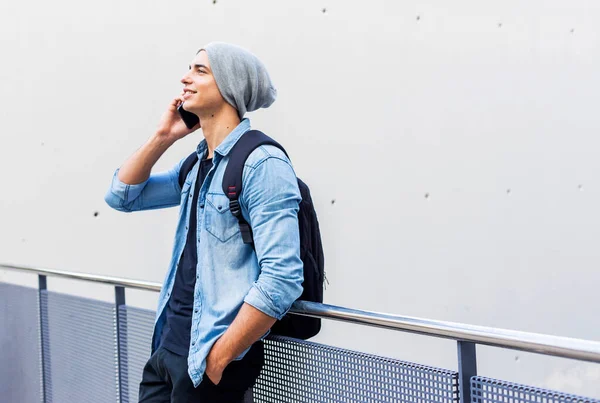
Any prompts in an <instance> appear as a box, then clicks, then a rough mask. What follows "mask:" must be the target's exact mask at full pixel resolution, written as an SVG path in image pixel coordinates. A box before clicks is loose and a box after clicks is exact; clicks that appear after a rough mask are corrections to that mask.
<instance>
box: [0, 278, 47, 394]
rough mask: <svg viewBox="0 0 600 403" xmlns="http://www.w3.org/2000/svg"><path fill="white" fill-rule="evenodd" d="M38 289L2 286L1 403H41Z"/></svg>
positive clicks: (0, 291)
mask: <svg viewBox="0 0 600 403" xmlns="http://www.w3.org/2000/svg"><path fill="white" fill-rule="evenodd" d="M38 304H39V302H38V292H37V290H36V289H33V288H28V287H22V286H18V285H13V284H5V283H0V401H2V402H27V403H28V402H40V401H41V398H42V391H41V384H42V382H41V360H40V358H41V357H40V330H39V329H40V320H39V316H38V311H39V306H38Z"/></svg>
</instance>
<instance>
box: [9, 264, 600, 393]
mask: <svg viewBox="0 0 600 403" xmlns="http://www.w3.org/2000/svg"><path fill="white" fill-rule="evenodd" d="M0 269H7V270H16V271H20V272H24V273H31V274H36V275H38V276H39V290H40V292H41V291H42V290H46V288H47V287H46V277H47V276H56V277H61V278H68V279H75V280H83V281H91V282H96V283H102V284H107V285H111V286H114V287H115V304H116V306H117V307H118V306H120V305H124V304H125V288H132V289H139V290H147V291H160V289H161V285H160V284H159V283H153V282H148V281H139V280H132V279H124V278H117V277H108V276H101V275H91V274H83V273H75V272H67V271H61V270H52V269H44V268H32V267H23V266H18V265H10V264H0ZM40 307H41V306H40ZM118 311H119V310H118V309H117V315H118ZM290 312H291V313H293V314H296V315H305V316H312V317H317V318H323V319H332V320H338V321H343V322H349V323H354V324H360V325H367V326H375V327H380V328H385V329H391V330H397V331H403V332H410V333H416V334H421V335H427V336H432V337H439V338H445V339H453V340H455V341H457V352H458V374H459V396H460V401H461V403H466V402H471V388H470V380H471V379H472V378H473V377H475V376H477V358H476V349H475V347H476V345H477V344H481V345H487V346H493V347H500V348H507V349H513V350H520V351H525V352H531V353H537V354H542V355H550V356H556V357H563V358H571V359H576V360H582V361H589V362H594V363H600V342H595V341H586V340H580V339H574V338H567V337H558V336H549V335H544V334H536V333H527V332H520V331H513V330H505V329H497V328H492V327H485V326H475V325H467V324H462V323H453V322H446V321H438V320H430V319H423V318H416V317H409V316H401V315H391V314H386V313H378V312H370V311H363V310H356V309H349V308H344V307H340V306H334V305H327V304H319V303H314V302H305V301H298V302H296V303H295V304H294V305H293V307H292V309H291V310H290ZM118 323H119V321H118V320H117V324H118ZM118 332H119V329H118V328H117V333H118ZM118 351H120V348H119V349H118ZM43 354H44V352H43V351H42V355H43ZM118 354H120V353H118ZM43 376H44V374H42V377H43Z"/></svg>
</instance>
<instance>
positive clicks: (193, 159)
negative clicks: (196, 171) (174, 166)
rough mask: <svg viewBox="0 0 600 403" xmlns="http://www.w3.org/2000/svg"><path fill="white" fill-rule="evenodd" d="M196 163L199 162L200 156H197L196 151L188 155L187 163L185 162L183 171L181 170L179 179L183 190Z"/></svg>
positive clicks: (182, 167) (182, 166)
mask: <svg viewBox="0 0 600 403" xmlns="http://www.w3.org/2000/svg"><path fill="white" fill-rule="evenodd" d="M196 161H198V154H196V151H194V152H193V153H191V154H190V155H188V157H187V158H186V159H185V161H183V164H181V169H180V170H179V178H178V179H179V187H180V188H183V184H184V183H185V179H186V178H187V176H188V174H189V173H190V171H191V170H192V169H193V168H194V165H196Z"/></svg>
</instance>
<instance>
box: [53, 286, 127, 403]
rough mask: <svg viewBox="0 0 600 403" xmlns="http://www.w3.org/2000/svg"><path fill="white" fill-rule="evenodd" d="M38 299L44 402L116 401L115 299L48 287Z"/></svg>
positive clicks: (92, 402) (91, 402) (93, 402)
mask: <svg viewBox="0 0 600 403" xmlns="http://www.w3.org/2000/svg"><path fill="white" fill-rule="evenodd" d="M42 301H43V303H44V304H46V305H47V307H48V318H47V323H46V324H45V325H44V326H47V331H48V340H47V341H45V343H44V349H45V351H47V354H48V355H47V356H48V358H49V360H50V362H49V363H48V362H46V363H45V364H46V365H47V367H49V369H50V371H51V375H52V377H51V378H52V379H51V380H50V382H49V384H48V385H47V390H48V394H49V396H48V398H47V402H56V403H65V402H90V403H95V402H115V401H117V370H116V368H117V366H116V364H117V363H116V351H117V350H116V334H115V333H116V316H115V307H114V304H110V303H106V302H101V301H97V300H91V299H87V298H80V297H75V296H70V295H64V294H58V293H52V292H47V291H43V292H42Z"/></svg>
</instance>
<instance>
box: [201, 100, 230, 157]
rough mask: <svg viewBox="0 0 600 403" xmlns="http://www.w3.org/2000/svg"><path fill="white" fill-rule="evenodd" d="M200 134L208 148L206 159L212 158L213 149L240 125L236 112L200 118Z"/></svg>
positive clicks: (223, 112) (213, 114)
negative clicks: (202, 135)
mask: <svg viewBox="0 0 600 403" xmlns="http://www.w3.org/2000/svg"><path fill="white" fill-rule="evenodd" d="M200 124H201V125H202V133H203V134H204V138H205V139H206V144H207V146H208V156H207V158H212V157H213V153H214V151H215V149H216V148H217V147H218V146H219V144H221V143H222V142H223V140H225V138H226V137H227V136H228V135H229V133H231V132H232V131H233V129H235V128H236V127H237V126H238V125H239V124H240V118H239V116H238V114H237V111H235V112H233V113H231V111H227V110H226V111H221V112H220V113H219V112H215V113H212V114H207V116H201V117H200Z"/></svg>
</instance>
